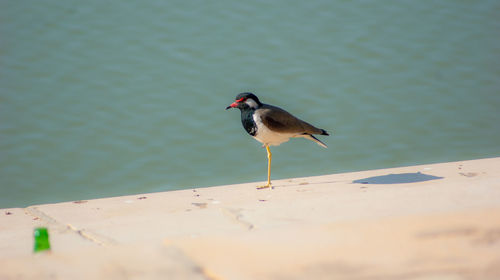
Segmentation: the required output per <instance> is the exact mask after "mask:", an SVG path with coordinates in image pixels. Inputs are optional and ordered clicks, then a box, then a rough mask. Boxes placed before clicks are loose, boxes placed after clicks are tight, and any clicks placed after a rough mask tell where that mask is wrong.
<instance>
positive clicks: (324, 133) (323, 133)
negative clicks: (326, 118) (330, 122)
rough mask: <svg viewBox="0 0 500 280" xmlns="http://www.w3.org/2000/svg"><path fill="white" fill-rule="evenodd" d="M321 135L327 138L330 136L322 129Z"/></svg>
mask: <svg viewBox="0 0 500 280" xmlns="http://www.w3.org/2000/svg"><path fill="white" fill-rule="evenodd" d="M321 135H327V136H328V135H330V134H328V132H326V130H324V129H322V130H321Z"/></svg>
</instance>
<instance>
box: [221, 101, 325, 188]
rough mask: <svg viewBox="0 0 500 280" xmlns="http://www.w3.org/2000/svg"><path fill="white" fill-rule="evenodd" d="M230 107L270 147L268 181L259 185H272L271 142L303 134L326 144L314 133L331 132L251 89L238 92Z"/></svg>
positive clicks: (254, 134) (256, 137)
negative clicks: (302, 118)
mask: <svg viewBox="0 0 500 280" xmlns="http://www.w3.org/2000/svg"><path fill="white" fill-rule="evenodd" d="M231 108H238V109H240V112H241V123H242V125H243V128H244V129H245V130H246V132H247V133H248V134H250V136H252V137H253V138H254V139H255V140H257V141H259V142H261V143H262V146H263V147H265V148H266V151H267V160H268V161H267V184H266V185H264V186H259V187H257V189H265V188H272V186H271V161H272V154H271V150H270V149H269V147H270V146H278V145H280V144H282V143H284V142H287V141H288V140H290V138H296V137H302V138H306V139H308V140H311V141H314V142H316V143H317V144H318V145H320V146H321V147H323V148H327V146H326V144H325V143H323V142H321V141H320V140H319V139H318V138H316V137H315V136H314V134H317V135H326V136H328V135H329V134H328V132H326V130H324V129H321V128H317V127H315V126H313V125H311V124H309V123H307V122H305V121H303V120H301V119H299V118H297V117H295V116H294V115H292V114H290V113H288V112H287V111H285V110H283V109H281V108H279V107H276V106H273V105H269V104H264V103H262V102H260V100H259V98H258V97H257V96H256V95H255V94H253V93H251V92H243V93H240V94H238V95H237V96H236V98H235V101H234V102H233V103H231V104H230V105H229V106H227V107H226V110H228V109H231Z"/></svg>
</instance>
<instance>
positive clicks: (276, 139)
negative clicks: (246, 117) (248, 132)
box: [253, 114, 295, 146]
mask: <svg viewBox="0 0 500 280" xmlns="http://www.w3.org/2000/svg"><path fill="white" fill-rule="evenodd" d="M253 120H254V121H255V124H256V125H257V134H255V136H253V138H255V140H257V141H259V142H261V143H262V144H264V145H269V146H278V145H279V144H281V143H284V142H287V141H288V140H290V137H294V136H295V133H278V132H275V131H272V130H270V129H269V128H267V127H266V126H265V125H264V124H263V123H262V121H261V120H260V117H258V116H257V115H255V114H254V115H253Z"/></svg>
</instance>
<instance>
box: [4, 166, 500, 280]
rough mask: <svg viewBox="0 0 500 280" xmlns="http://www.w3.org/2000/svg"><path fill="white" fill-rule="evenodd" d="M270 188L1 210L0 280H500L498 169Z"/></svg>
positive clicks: (407, 172)
mask: <svg viewBox="0 0 500 280" xmlns="http://www.w3.org/2000/svg"><path fill="white" fill-rule="evenodd" d="M273 183H274V185H275V188H274V189H273V190H269V189H267V190H266V189H264V190H257V189H256V188H255V186H256V185H258V184H259V183H247V184H240V185H230V186H219V187H211V188H203V189H191V190H182V191H172V192H164V193H153V194H142V195H133V196H124V197H113V198H103V199H95V200H89V201H74V202H66V203H58V204H46V205H36V206H30V207H27V208H24V209H20V208H14V209H1V210H0V211H1V212H0V268H1V269H0V279H419V280H420V279H500V158H490V159H480V160H471V161H461V162H452V163H440V164H428V165H420V166H410V167H400V168H391V169H381V170H370V171H362V172H353V173H343V174H333V175H325V176H317V177H308V178H296V179H286V180H276V181H273ZM37 226H46V227H48V228H49V233H50V239H51V245H52V251H51V252H50V253H38V254H34V253H32V250H33V237H32V233H33V229H34V228H35V227H37Z"/></svg>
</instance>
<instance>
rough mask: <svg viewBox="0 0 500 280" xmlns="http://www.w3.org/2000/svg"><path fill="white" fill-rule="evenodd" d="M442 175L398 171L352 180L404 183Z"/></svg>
mask: <svg viewBox="0 0 500 280" xmlns="http://www.w3.org/2000/svg"><path fill="white" fill-rule="evenodd" d="M443 178H444V177H438V176H433V175H427V174H423V173H420V172H417V173H400V174H388V175H381V176H374V177H368V178H363V179H358V180H354V181H352V182H353V183H355V184H375V185H382V184H384V185H385V184H406V183H418V182H424V181H430V180H438V179H443Z"/></svg>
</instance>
